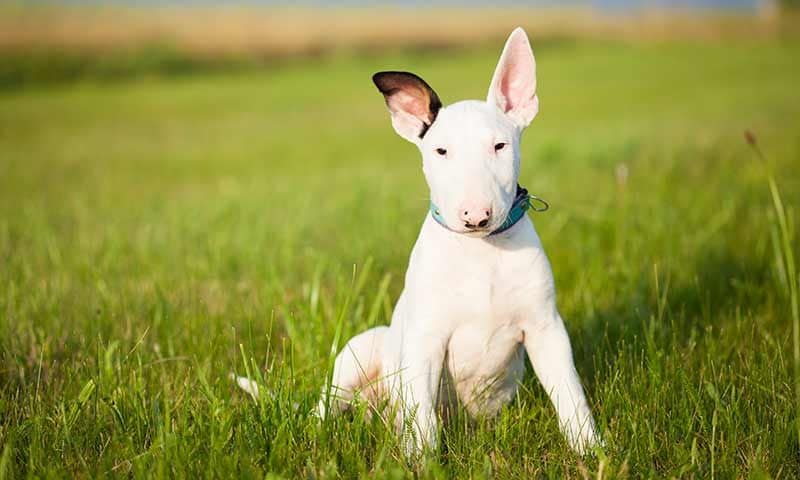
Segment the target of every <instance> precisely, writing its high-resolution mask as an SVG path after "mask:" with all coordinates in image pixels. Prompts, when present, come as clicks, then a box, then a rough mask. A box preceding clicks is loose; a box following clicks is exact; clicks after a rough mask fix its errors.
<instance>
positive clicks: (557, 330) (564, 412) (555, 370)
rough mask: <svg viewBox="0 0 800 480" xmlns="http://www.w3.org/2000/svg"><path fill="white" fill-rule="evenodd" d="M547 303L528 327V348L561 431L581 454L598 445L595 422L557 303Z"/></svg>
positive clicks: (526, 331)
mask: <svg viewBox="0 0 800 480" xmlns="http://www.w3.org/2000/svg"><path fill="white" fill-rule="evenodd" d="M547 303H548V305H546V306H545V308H543V309H541V310H538V311H537V312H536V318H535V319H532V320H531V321H530V322H529V323H528V324H527V326H526V328H525V349H526V350H527V352H528V358H530V360H531V364H532V365H533V369H534V371H535V372H536V376H537V377H539V381H540V382H541V383H542V386H543V387H544V389H545V390H546V391H547V394H548V395H549V396H550V400H551V401H552V402H553V405H554V406H555V408H556V412H557V414H558V419H559V425H560V426H561V430H562V431H563V432H564V435H565V436H566V437H567V441H568V442H569V444H570V446H571V447H572V448H573V449H574V450H575V451H576V452H578V453H581V454H582V453H585V452H586V451H587V449H589V448H591V447H593V446H595V445H597V443H598V437H597V432H596V429H595V424H594V419H593V418H592V413H591V411H590V410H589V404H588V403H587V401H586V396H585V395H584V392H583V386H581V380H580V378H579V377H578V372H577V371H576V370H575V363H574V361H573V359H572V347H571V346H570V342H569V336H568V335H567V330H566V329H565V328H564V322H563V320H562V319H561V315H559V313H558V310H557V309H556V307H555V305H554V304H552V303H554V302H552V303H551V302H547Z"/></svg>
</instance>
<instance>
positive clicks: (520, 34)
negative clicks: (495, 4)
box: [486, 27, 539, 129]
mask: <svg viewBox="0 0 800 480" xmlns="http://www.w3.org/2000/svg"><path fill="white" fill-rule="evenodd" d="M486 101H487V102H489V103H490V104H493V105H497V108H499V109H500V111H502V112H504V113H506V114H507V115H508V116H509V117H511V119H512V120H513V121H514V123H515V124H516V125H517V126H518V127H519V128H521V129H522V128H525V127H527V126H528V125H529V124H530V123H531V121H532V120H533V117H535V116H536V114H537V113H538V112H539V99H538V98H537V97H536V60H535V59H534V58H533V51H532V50H531V44H530V43H529V42H528V35H526V34H525V30H523V29H522V28H519V27H517V28H516V29H515V30H514V31H513V32H511V35H510V36H509V37H508V40H507V41H506V46H505V47H504V48H503V53H502V55H500V61H499V62H498V63H497V68H496V69H495V71H494V76H493V77H492V83H491V85H489V95H488V96H487V98H486Z"/></svg>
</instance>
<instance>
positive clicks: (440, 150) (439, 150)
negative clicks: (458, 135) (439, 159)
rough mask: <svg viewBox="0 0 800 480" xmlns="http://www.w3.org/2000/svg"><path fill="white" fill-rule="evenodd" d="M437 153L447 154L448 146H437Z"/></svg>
mask: <svg viewBox="0 0 800 480" xmlns="http://www.w3.org/2000/svg"><path fill="white" fill-rule="evenodd" d="M436 153H438V154H439V155H441V156H443V157H444V156H445V155H447V149H446V148H437V149H436Z"/></svg>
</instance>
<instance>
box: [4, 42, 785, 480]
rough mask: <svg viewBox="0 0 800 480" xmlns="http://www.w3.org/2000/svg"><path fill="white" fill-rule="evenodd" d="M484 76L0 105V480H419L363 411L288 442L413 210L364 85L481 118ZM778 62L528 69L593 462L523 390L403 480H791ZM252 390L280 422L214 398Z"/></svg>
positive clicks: (367, 318)
mask: <svg viewBox="0 0 800 480" xmlns="http://www.w3.org/2000/svg"><path fill="white" fill-rule="evenodd" d="M534 47H536V42H535V40H534ZM497 53H498V52H497V51H496V49H491V50H475V51H471V52H461V53H442V54H432V53H424V54H423V53H419V54H393V56H390V57H379V56H374V57H370V58H353V57H339V58H331V59H328V60H325V61H321V62H318V63H306V64H296V65H291V66H288V67H286V68H284V69H281V70H275V71H271V72H252V71H251V72H239V73H235V74H229V75H225V74H213V75H212V74H208V75H198V76H190V77H180V78H159V77H153V78H140V79H137V80H135V81H130V82H117V83H92V82H84V83H80V84H75V85H70V86H62V87H57V86H51V87H47V88H45V87H38V88H30V89H22V90H15V91H7V92H5V93H0V346H1V349H0V362H1V363H0V478H13V477H24V476H32V477H70V476H78V477H95V476H131V477H151V476H152V477H186V478H197V477H235V476H240V477H250V478H253V477H264V475H265V474H266V472H272V473H275V474H277V475H279V476H285V477H307V478H315V477H328V476H341V477H355V476H362V477H368V476H369V477H371V476H376V477H391V478H394V477H398V478H399V477H405V476H411V475H413V474H414V473H415V471H414V470H412V469H409V467H408V466H406V464H405V462H404V460H403V457H402V454H401V450H400V448H399V445H398V442H397V441H396V440H395V436H394V434H393V433H392V432H391V431H389V430H387V429H386V428H384V427H383V426H382V425H381V424H380V423H379V422H378V421H377V420H364V418H363V414H364V412H357V413H355V414H354V415H352V416H351V417H349V418H348V417H344V418H338V419H333V420H330V421H326V422H324V423H320V422H318V421H317V420H315V419H314V418H313V417H312V416H311V415H310V414H309V411H310V409H311V407H312V406H313V405H314V403H315V402H316V400H317V394H318V391H319V388H320V386H321V384H322V383H323V379H324V376H325V372H326V371H327V368H328V366H329V365H328V362H329V352H330V349H331V344H332V342H333V340H334V336H335V333H336V330H337V324H338V323H339V319H341V322H340V323H341V338H340V343H341V341H344V340H346V339H347V338H349V336H351V335H353V334H355V333H357V332H359V331H361V330H363V329H365V328H367V327H369V326H371V325H375V324H383V323H387V322H388V321H389V317H390V314H391V308H392V304H393V302H394V300H395V299H396V298H397V295H398V294H399V292H400V290H401V288H402V279H403V274H404V268H405V264H406V261H407V257H408V253H409V251H410V248H411V246H412V244H413V242H414V240H415V237H416V234H417V232H418V228H419V225H420V223H421V220H422V218H423V216H424V215H425V212H426V208H427V195H426V186H425V184H424V181H423V178H422V174H421V172H420V169H419V164H420V162H419V159H418V154H417V152H416V151H415V149H414V148H413V147H412V146H410V145H409V144H407V143H405V142H404V141H403V140H401V139H399V138H398V137H396V136H395V135H394V133H393V132H392V130H391V127H390V125H389V121H388V117H387V115H386V112H385V109H384V106H383V104H382V99H381V97H380V95H379V94H378V93H377V92H375V91H374V90H373V87H372V85H371V83H370V81H369V76H370V74H371V73H372V72H374V71H377V70H381V69H386V68H403V69H410V70H413V71H415V72H418V73H420V74H421V75H422V76H423V77H424V78H426V80H428V81H429V83H431V84H432V85H433V86H434V87H435V88H436V89H437V90H438V91H439V93H440V96H441V97H442V99H443V100H444V101H445V103H447V102H450V101H453V100H456V99H461V98H465V97H472V98H475V97H482V96H484V95H485V90H486V86H487V84H488V81H489V78H490V75H491V71H492V69H493V67H494V63H495V61H496V55H497ZM798 53H800V48H798V45H797V44H794V43H757V44H755V43H754V44H750V43H745V42H742V43H739V44H735V45H696V44H695V45H684V44H677V43H676V44H661V45H648V46H630V45H616V44H591V45H590V44H584V43H563V44H553V45H549V46H547V47H544V48H540V49H538V50H537V60H538V67H539V68H538V69H539V75H540V82H539V93H540V97H541V101H542V109H541V113H540V116H539V118H537V119H536V120H535V121H534V123H533V125H532V126H531V128H530V129H529V131H528V132H527V133H526V136H525V140H524V145H523V172H522V183H523V184H524V185H525V186H527V187H528V188H529V189H530V190H531V191H532V192H534V193H536V194H537V195H539V196H541V197H543V198H545V199H547V200H548V201H549V202H550V203H551V205H552V208H551V210H550V211H548V212H547V213H545V214H535V215H534V222H535V224H536V226H537V229H538V230H539V232H540V235H541V237H542V240H543V242H544V244H545V247H546V249H547V252H548V254H549V255H550V258H551V261H552V264H553V268H554V272H555V276H556V282H557V284H558V288H559V301H558V303H559V307H560V310H561V312H562V315H563V316H564V318H565V319H566V322H567V328H568V330H569V332H570V334H571V338H572V342H573V347H574V350H575V357H576V363H577V368H578V370H579V372H580V373H581V375H582V377H583V378H584V380H585V383H586V388H587V391H588V395H589V398H590V403H591V405H592V406H593V409H594V412H595V415H596V418H597V420H598V423H599V426H600V428H601V430H602V433H603V436H604V438H605V441H606V449H605V452H604V453H603V454H600V455H598V456H597V457H594V458H584V459H581V458H579V457H577V456H575V455H574V454H572V453H571V452H570V451H569V449H568V447H567V446H566V444H565V442H564V440H563V439H562V437H561V435H560V434H559V432H558V428H557V423H556V419H555V415H554V412H553V410H552V408H551V406H550V404H549V402H548V401H547V398H546V395H545V394H544V392H543V391H542V389H541V387H540V386H539V385H538V383H537V381H536V379H535V377H534V376H533V375H532V374H529V375H528V376H527V377H526V380H525V382H524V384H523V385H522V388H521V390H520V394H519V395H518V397H517V399H516V401H515V402H514V403H513V404H512V405H510V406H509V407H508V408H507V409H505V410H504V411H503V413H502V415H501V416H500V418H499V419H498V420H497V421H495V422H487V423H478V424H470V423H469V422H468V421H466V420H465V419H463V418H459V419H456V421H454V422H453V424H451V425H449V426H448V427H447V428H446V429H445V431H444V434H443V445H442V447H441V448H440V450H439V451H438V452H436V453H435V454H431V455H429V456H428V457H427V458H426V459H425V461H424V462H422V464H420V465H416V466H414V469H416V473H417V474H418V475H420V476H422V477H446V476H449V477H451V478H466V477H483V476H486V477H491V476H497V477H517V478H521V477H524V476H527V477H531V476H546V477H553V476H573V477H574V476H582V475H589V476H595V475H597V476H600V474H601V473H600V472H602V475H604V476H612V477H625V476H630V477H700V478H708V477H719V478H731V477H742V476H752V477H755V478H759V477H762V476H770V477H776V478H787V477H795V476H798V475H800V444H798V437H797V431H798V430H797V422H798V421H799V420H800V417H799V416H798V410H797V405H798V403H797V401H796V400H797V399H796V398H795V391H796V390H795V389H796V386H797V383H796V380H795V379H796V378H797V377H796V373H797V372H795V371H794V370H793V364H794V361H795V360H794V356H793V355H794V354H793V351H794V346H793V342H792V335H793V330H792V328H793V326H792V316H791V315H792V314H791V308H790V299H789V297H788V296H787V295H785V294H784V292H785V291H787V289H788V287H787V285H789V284H790V283H788V282H791V281H794V282H796V281H797V279H788V280H787V278H786V264H785V260H784V259H785V248H789V249H790V250H791V249H794V251H795V256H796V252H797V246H798V245H797V239H796V236H794V234H793V233H792V232H793V231H794V230H795V229H796V224H797V210H796V208H795V207H794V206H796V205H797V204H798V201H799V200H800V171H798V170H797V165H798V159H800V140H798V139H799V138H800V124H798V122H797V118H798V116H799V115H800V97H798V94H797V85H798V84H800V64H799V63H798V62H797V61H796V59H797V57H798ZM746 128H749V129H752V130H753V131H755V132H756V133H757V134H758V137H759V143H760V145H761V146H762V148H763V149H764V151H765V153H766V155H767V157H768V158H769V159H771V161H772V164H771V165H770V168H771V169H772V170H773V171H774V172H775V178H776V179H777V187H778V188H780V191H781V195H782V202H783V204H785V205H786V210H785V211H784V212H783V217H781V218H784V220H785V221H781V220H780V218H778V217H776V216H775V214H774V213H773V196H772V194H771V192H770V187H769V185H768V182H767V176H766V173H765V169H764V165H763V164H762V163H761V162H760V161H759V160H758V159H757V158H756V157H755V156H754V154H753V152H752V151H751V150H750V149H749V147H748V145H747V144H746V143H745V142H744V140H743V138H742V131H743V130H744V129H746ZM625 173H627V174H625ZM779 224H780V226H781V228H783V230H776V228H777V227H776V225H779ZM784 227H785V228H784ZM781 231H785V233H786V235H785V238H784V237H782V236H781V235H783V233H780V232H781ZM775 238H778V239H780V241H778V242H777V243H776V241H775V240H774V239H775ZM787 245H788V247H786V246H787ZM782 252H783V253H782ZM795 301H796V300H795ZM246 367H247V368H246ZM248 369H249V370H250V373H251V374H252V375H258V376H261V377H263V382H264V383H265V384H266V385H268V386H269V388H270V389H271V391H272V392H273V394H274V398H267V397H264V398H262V399H261V400H260V401H259V402H253V401H251V400H250V399H249V398H247V397H246V396H245V395H243V394H242V393H241V392H239V391H237V390H236V389H235V387H234V385H233V384H232V383H231V381H230V380H229V379H228V377H227V376H228V374H229V373H230V372H232V371H237V372H239V373H240V374H242V373H244V372H245V371H246V370H248ZM295 403H296V404H298V405H299V407H298V408H295V407H294V404H295Z"/></svg>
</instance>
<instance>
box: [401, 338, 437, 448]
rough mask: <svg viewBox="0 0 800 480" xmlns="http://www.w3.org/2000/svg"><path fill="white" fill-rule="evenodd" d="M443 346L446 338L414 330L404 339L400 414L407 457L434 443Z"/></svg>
mask: <svg viewBox="0 0 800 480" xmlns="http://www.w3.org/2000/svg"><path fill="white" fill-rule="evenodd" d="M446 347H447V340H446V339H444V338H438V336H436V335H432V334H420V333H416V334H412V335H409V336H408V337H407V338H405V339H404V342H403V353H402V357H401V365H400V370H399V378H400V392H399V393H400V398H399V400H400V405H399V410H400V411H399V413H400V420H401V421H402V428H403V441H404V444H405V446H406V453H407V454H408V455H409V456H414V455H416V454H418V453H419V452H421V451H422V449H423V448H425V447H430V448H435V447H436V445H437V437H438V421H437V417H436V405H437V395H438V393H439V381H440V379H441V375H442V367H443V365H444V356H445V350H446Z"/></svg>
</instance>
